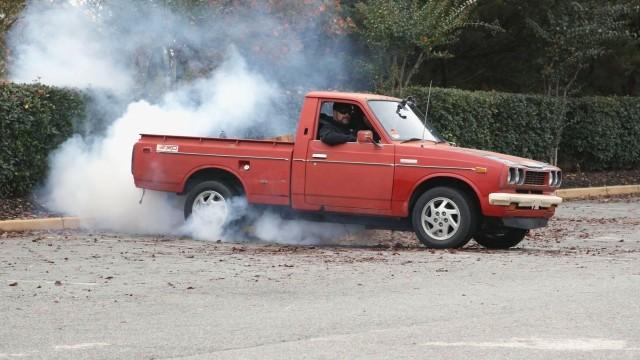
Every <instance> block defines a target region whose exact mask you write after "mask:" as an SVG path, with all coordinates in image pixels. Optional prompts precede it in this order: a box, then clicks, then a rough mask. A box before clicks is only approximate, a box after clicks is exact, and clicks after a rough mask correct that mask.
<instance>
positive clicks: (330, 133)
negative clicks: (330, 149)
mask: <svg viewBox="0 0 640 360" xmlns="http://www.w3.org/2000/svg"><path fill="white" fill-rule="evenodd" d="M352 113H353V108H352V106H351V105H349V104H345V103H339V102H334V103H333V117H331V116H328V115H325V114H320V131H319V137H320V140H321V141H322V142H323V143H325V144H327V145H338V144H344V143H346V142H354V141H356V139H357V138H356V130H355V129H354V128H353V124H352V123H351V115H352Z"/></svg>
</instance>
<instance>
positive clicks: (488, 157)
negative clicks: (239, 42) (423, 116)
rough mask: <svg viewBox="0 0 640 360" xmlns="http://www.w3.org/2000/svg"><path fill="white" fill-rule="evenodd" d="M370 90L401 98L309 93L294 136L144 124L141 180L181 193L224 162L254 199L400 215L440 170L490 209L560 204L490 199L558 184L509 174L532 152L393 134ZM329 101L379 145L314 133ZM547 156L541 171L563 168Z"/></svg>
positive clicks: (512, 211) (527, 213) (503, 212)
mask: <svg viewBox="0 0 640 360" xmlns="http://www.w3.org/2000/svg"><path fill="white" fill-rule="evenodd" d="M369 100H390V101H398V100H399V99H395V98H390V97H385V96H380V95H373V94H355V93H339V92H311V93H309V94H307V96H306V97H305V100H304V103H303V106H302V110H301V113H300V118H299V122H298V129H297V131H296V134H295V142H282V141H270V140H247V139H219V138H198V137H182V136H165V135H148V134H143V135H141V138H140V140H139V141H138V142H137V143H136V144H135V146H134V149H133V156H132V173H133V177H134V182H135V185H136V186H137V187H140V188H146V189H151V190H158V191H168V192H174V193H183V192H185V191H186V188H185V187H186V186H187V184H188V180H189V179H190V178H191V177H192V176H193V175H194V174H196V173H198V171H202V170H206V169H218V170H221V171H225V172H227V173H228V174H231V175H233V176H234V177H236V178H237V180H238V181H239V182H240V184H241V186H242V187H243V190H244V192H245V194H246V197H247V200H248V201H249V202H250V203H256V204H271V205H287V206H290V207H292V208H294V209H297V210H308V211H327V212H338V213H347V214H363V215H381V216H392V217H403V218H404V217H407V216H409V215H410V212H411V209H410V206H411V201H412V199H413V196H414V194H415V192H416V191H417V190H418V189H419V188H420V187H421V186H422V184H424V183H425V182H428V181H434V180H435V181H439V182H440V183H442V182H444V183H445V184H446V183H453V182H456V183H457V184H466V186H467V187H468V189H471V191H472V192H473V194H474V195H475V197H476V199H477V201H478V205H479V208H480V211H481V213H482V214H483V215H484V216H491V217H499V218H503V217H527V218H550V217H551V216H552V215H553V214H554V207H550V208H546V209H517V208H515V207H513V206H511V207H509V206H496V205H491V204H490V203H489V200H488V197H489V194H491V193H495V192H501V193H515V192H516V191H518V192H521V193H522V192H524V193H527V192H530V193H534V194H543V195H551V194H553V192H554V191H555V188H553V187H551V186H548V182H547V179H546V178H545V180H544V184H543V185H520V186H515V185H509V184H507V182H506V177H507V176H506V172H507V171H508V165H506V164H509V163H513V164H526V163H527V162H531V161H530V160H527V159H522V158H517V157H513V156H508V155H503V154H496V153H492V152H488V151H480V150H473V149H465V148H459V147H455V146H451V145H449V144H448V143H439V144H436V143H433V142H428V141H420V142H409V143H401V142H399V141H393V139H392V138H391V137H390V135H389V134H387V132H386V131H385V130H384V128H383V126H382V125H381V123H380V122H379V121H378V120H377V119H376V116H375V115H374V113H373V112H372V111H371V109H370V108H369V106H368V103H367V101H369ZM323 101H340V102H347V103H351V104H356V105H358V106H359V107H360V108H361V109H362V111H363V112H364V115H365V116H366V118H367V119H369V121H370V123H371V125H372V126H373V128H374V130H375V131H376V132H377V133H378V134H379V135H380V137H381V140H380V142H381V145H382V146H375V145H374V144H372V143H355V142H354V143H346V144H342V145H336V146H328V145H326V144H324V143H322V142H321V141H320V140H317V127H318V126H317V125H318V118H319V113H320V107H321V104H322V102H323ZM319 154H320V155H319ZM321 155H324V156H326V157H324V158H322V157H319V156H321ZM406 159H410V161H411V162H413V163H408V162H409V160H406ZM545 166H546V167H545V169H544V171H553V170H559V169H558V168H556V167H552V166H550V165H548V164H545Z"/></svg>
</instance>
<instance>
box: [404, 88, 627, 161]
mask: <svg viewBox="0 0 640 360" xmlns="http://www.w3.org/2000/svg"><path fill="white" fill-rule="evenodd" d="M405 93H406V94H412V95H414V96H415V97H416V100H417V102H418V104H419V106H420V108H421V109H422V110H423V111H424V107H425V106H426V104H427V95H428V89H427V88H419V87H414V88H410V89H407V90H406V91H405ZM565 112H566V116H562V114H563V113H565ZM429 119H430V121H431V122H432V123H433V124H434V125H435V126H436V128H437V129H438V130H439V131H440V132H441V133H442V135H443V136H444V137H445V138H446V139H447V140H449V141H453V142H456V143H458V144H459V145H460V146H465V147H473V148H479V149H486V150H492V151H497V152H501V153H507V154H513V155H519V156H523V157H527V158H532V159H537V160H541V161H547V162H548V161H550V159H551V158H552V156H553V154H554V152H555V148H556V145H557V147H558V159H559V164H560V165H561V166H562V167H563V168H565V169H567V170H571V169H575V168H577V167H579V168H580V169H582V170H614V169H627V168H637V167H638V166H640V140H638V139H640V98H633V97H619V98H616V97H610V98H578V99H570V100H569V101H568V102H567V103H566V104H563V103H562V101H560V100H557V99H553V98H549V97H545V96H540V95H521V94H508V93H498V92H485V91H464V90H457V89H440V88H434V89H432V91H431V105H430V110H429Z"/></svg>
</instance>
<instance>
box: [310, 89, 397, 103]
mask: <svg viewBox="0 0 640 360" xmlns="http://www.w3.org/2000/svg"><path fill="white" fill-rule="evenodd" d="M306 97H313V98H323V99H340V100H355V101H367V100H392V101H399V100H400V99H398V98H395V97H391V96H385V95H378V94H366V93H348V92H339V91H311V92H310V93H308V94H307V95H306Z"/></svg>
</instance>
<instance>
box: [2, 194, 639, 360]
mask: <svg viewBox="0 0 640 360" xmlns="http://www.w3.org/2000/svg"><path fill="white" fill-rule="evenodd" d="M0 249H1V251H0V324H1V326H0V359H5V358H6V359H13V358H21V359H39V358H44V359H85V358H91V359H239V358H245V359H334V358H343V359H389V358H393V359H398V358H415V359H424V358H438V359H460V358H470V357H473V358H474V359H550V358H559V359H640V301H638V297H639V294H640V199H638V198H624V199H613V200H597V201H577V202H570V203H566V204H563V205H562V206H561V207H560V208H559V209H558V212H557V217H556V218H555V219H554V220H553V221H552V222H551V223H550V226H549V227H547V228H545V229H540V230H536V231H533V232H532V233H531V234H530V235H529V236H528V237H527V239H526V240H525V241H524V242H523V243H521V245H519V246H518V247H517V248H514V249H511V250H505V251H489V250H484V249H482V248H481V247H479V246H477V245H475V244H474V243H470V244H469V245H468V246H467V247H465V248H464V249H459V250H430V249H425V248H422V247H420V246H419V245H418V244H417V242H416V241H415V239H414V238H413V236H412V235H411V234H405V233H397V232H394V233H392V232H383V231H378V232H364V233H361V234H357V235H356V236H351V237H348V238H343V239H335V242H332V243H330V244H325V245H323V246H284V245H274V244H227V243H212V242H199V241H193V240H190V239H184V238H175V237H166V236H136V235H129V234H114V233H104V232H88V231H78V232H62V233H60V232H57V233H49V232H34V233H24V234H9V233H5V234H2V237H1V238H0Z"/></svg>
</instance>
